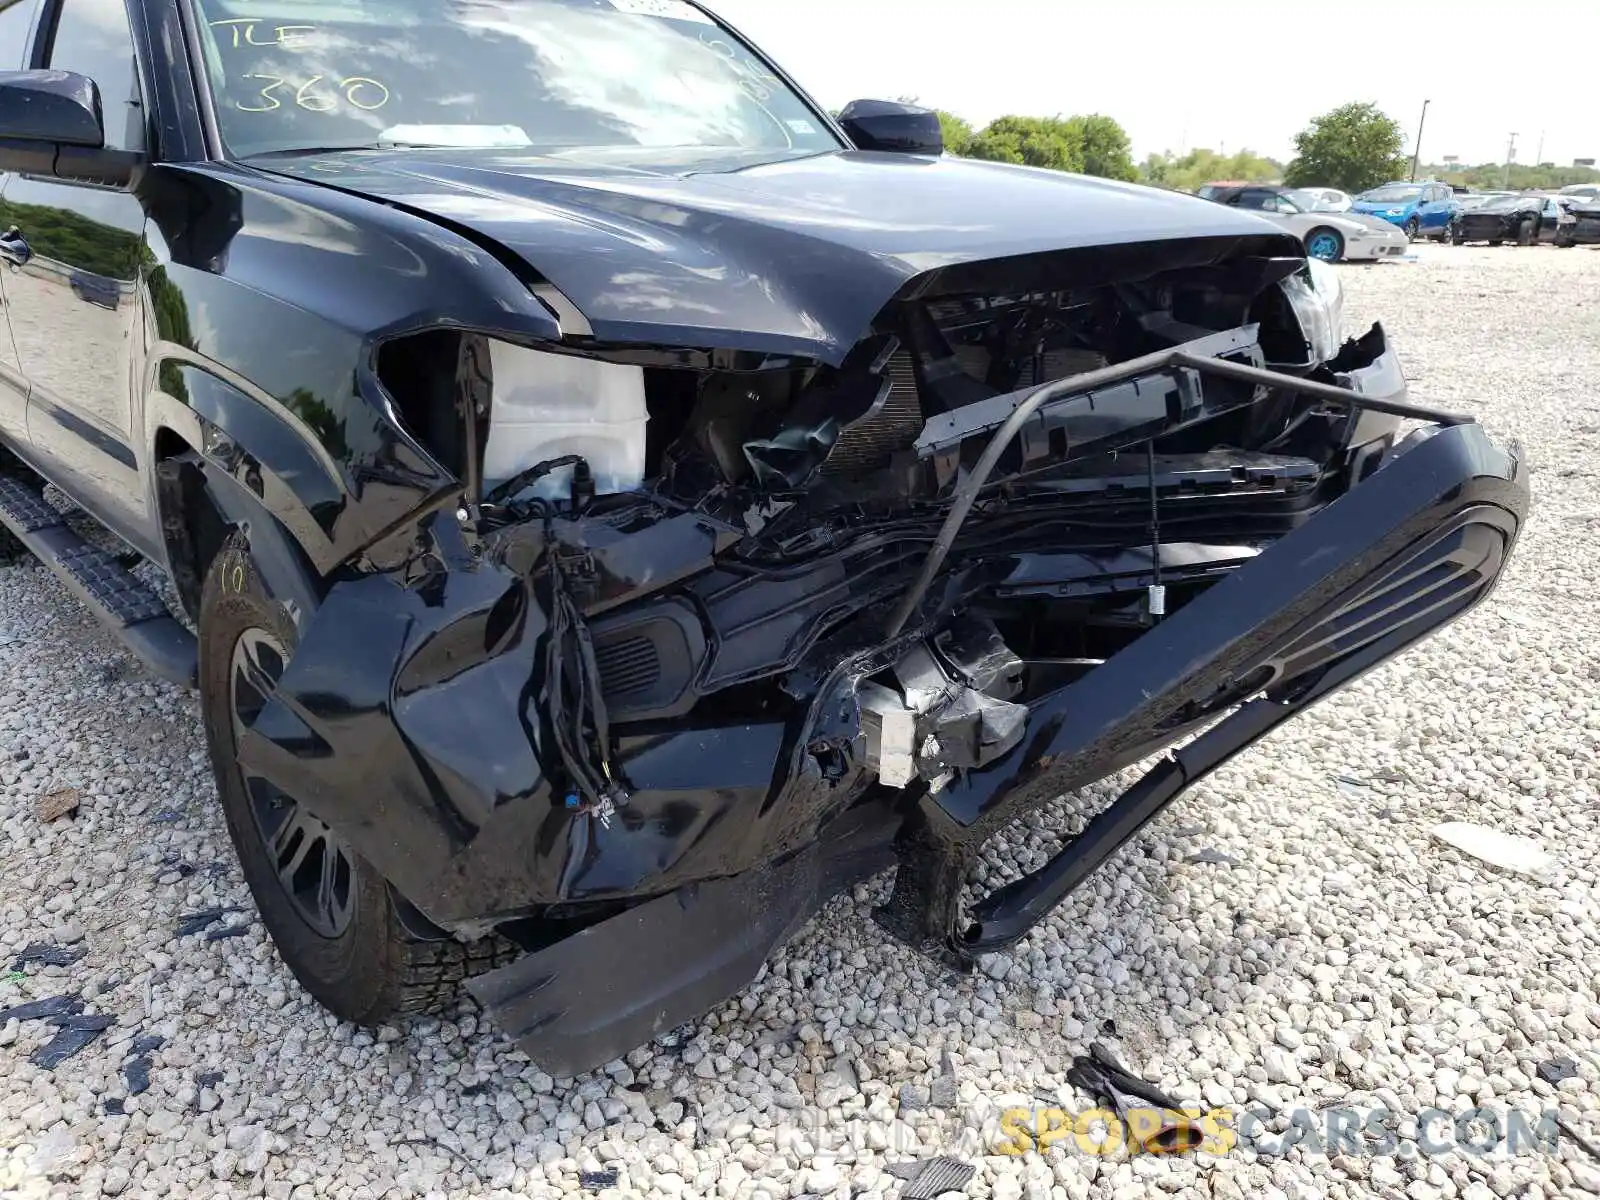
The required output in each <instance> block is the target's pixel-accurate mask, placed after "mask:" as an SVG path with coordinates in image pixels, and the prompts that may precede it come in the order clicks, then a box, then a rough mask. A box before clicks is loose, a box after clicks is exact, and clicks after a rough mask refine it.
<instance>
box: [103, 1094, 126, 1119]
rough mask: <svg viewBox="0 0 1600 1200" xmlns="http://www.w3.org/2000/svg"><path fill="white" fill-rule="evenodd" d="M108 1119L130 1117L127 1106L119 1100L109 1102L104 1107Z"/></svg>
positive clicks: (114, 1099)
mask: <svg viewBox="0 0 1600 1200" xmlns="http://www.w3.org/2000/svg"><path fill="white" fill-rule="evenodd" d="M101 1107H102V1108H104V1109H105V1113H106V1116H108V1117H125V1116H127V1115H128V1108H127V1105H125V1104H123V1102H122V1101H121V1100H120V1099H118V1098H113V1099H110V1100H107V1101H106V1102H105V1103H104V1104H103V1105H102V1106H101Z"/></svg>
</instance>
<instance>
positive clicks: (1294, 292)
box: [1282, 258, 1344, 362]
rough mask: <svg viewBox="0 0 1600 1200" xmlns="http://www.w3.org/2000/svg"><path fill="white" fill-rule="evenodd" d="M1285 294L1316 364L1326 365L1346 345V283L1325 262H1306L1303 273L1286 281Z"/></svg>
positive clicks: (1298, 272)
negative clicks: (1322, 363) (1324, 363)
mask: <svg viewBox="0 0 1600 1200" xmlns="http://www.w3.org/2000/svg"><path fill="white" fill-rule="evenodd" d="M1282 286H1283V291H1284V295H1286V296H1287V297H1288V298H1289V304H1290V306H1291V307H1292V308H1293V309H1294V314H1295V316H1296V317H1297V318H1299V321H1300V332H1301V333H1302V334H1304V335H1305V339H1306V345H1307V347H1308V348H1309V349H1310V351H1311V358H1312V361H1313V362H1327V361H1328V360H1329V359H1330V358H1333V357H1334V356H1335V355H1336V354H1338V353H1339V347H1341V346H1343V345H1344V284H1343V283H1342V282H1341V281H1340V279H1339V272H1338V271H1337V270H1336V269H1335V268H1334V267H1331V266H1329V265H1328V264H1327V263H1325V262H1321V261H1320V260H1318V259H1315V258H1312V259H1307V260H1306V265H1305V268H1304V269H1303V270H1300V271H1296V272H1295V273H1294V274H1293V275H1291V276H1289V277H1288V278H1287V279H1285V280H1284V281H1283V284H1282Z"/></svg>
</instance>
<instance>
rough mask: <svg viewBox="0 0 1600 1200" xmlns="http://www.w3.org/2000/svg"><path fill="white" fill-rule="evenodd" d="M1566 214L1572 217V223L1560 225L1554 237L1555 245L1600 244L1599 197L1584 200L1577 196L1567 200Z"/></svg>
mask: <svg viewBox="0 0 1600 1200" xmlns="http://www.w3.org/2000/svg"><path fill="white" fill-rule="evenodd" d="M1567 215H1568V216H1570V217H1571V218H1572V224H1570V225H1565V226H1563V227H1562V230H1561V233H1560V234H1559V235H1558V236H1557V237H1556V245H1558V246H1562V247H1566V246H1595V245H1600V199H1594V200H1585V199H1583V198H1581V197H1579V198H1578V199H1577V200H1576V201H1569V203H1568V208H1567Z"/></svg>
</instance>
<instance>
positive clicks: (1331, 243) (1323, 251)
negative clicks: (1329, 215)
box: [1306, 225, 1344, 262]
mask: <svg viewBox="0 0 1600 1200" xmlns="http://www.w3.org/2000/svg"><path fill="white" fill-rule="evenodd" d="M1306 253H1307V254H1309V255H1310V256H1311V257H1312V258H1320V259H1321V260H1322V261H1323V262H1338V261H1339V260H1340V259H1341V258H1343V257H1344V236H1343V235H1342V234H1341V233H1340V232H1339V231H1338V230H1337V229H1329V228H1328V227H1327V226H1326V225H1319V226H1318V227H1317V228H1315V229H1313V230H1312V231H1311V232H1310V233H1308V234H1306Z"/></svg>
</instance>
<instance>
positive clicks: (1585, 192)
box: [1561, 183, 1600, 203]
mask: <svg viewBox="0 0 1600 1200" xmlns="http://www.w3.org/2000/svg"><path fill="white" fill-rule="evenodd" d="M1561 194H1562V195H1563V196H1573V197H1575V198H1577V199H1579V200H1583V201H1586V202H1590V203H1593V202H1597V201H1600V183H1569V184H1567V186H1566V187H1564V188H1562V189H1561Z"/></svg>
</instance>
